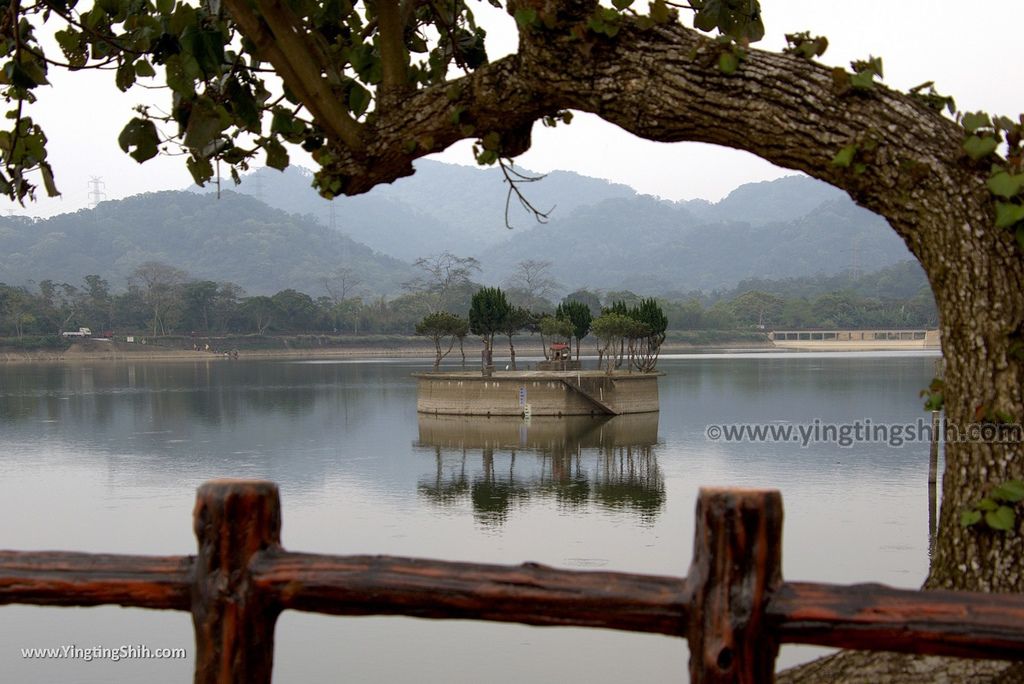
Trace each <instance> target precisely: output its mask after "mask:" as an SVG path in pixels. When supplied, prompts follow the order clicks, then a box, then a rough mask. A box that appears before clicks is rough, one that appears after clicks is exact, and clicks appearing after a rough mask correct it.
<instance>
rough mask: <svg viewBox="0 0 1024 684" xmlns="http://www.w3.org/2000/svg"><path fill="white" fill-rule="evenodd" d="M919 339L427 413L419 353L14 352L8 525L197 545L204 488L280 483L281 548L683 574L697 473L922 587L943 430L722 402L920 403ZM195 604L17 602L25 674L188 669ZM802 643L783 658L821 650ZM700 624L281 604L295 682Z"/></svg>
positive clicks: (891, 406) (687, 362) (553, 665)
mask: <svg viewBox="0 0 1024 684" xmlns="http://www.w3.org/2000/svg"><path fill="white" fill-rule="evenodd" d="M936 360H937V355H935V354H926V353H874V354H862V353H850V354H841V353H840V354H835V353H834V354H774V353H772V354H765V353H762V354H749V355H742V354H715V355H686V356H675V357H668V358H665V359H664V360H663V361H662V363H661V369H662V370H664V371H665V373H666V375H665V376H664V377H663V378H661V381H660V390H661V406H662V410H661V412H660V414H656V415H647V416H624V417H620V418H616V419H613V420H611V421H600V420H590V419H571V420H568V419H567V420H561V421H559V420H550V419H548V420H544V419H539V418H535V419H533V420H532V421H530V422H529V423H524V422H523V421H521V420H507V419H502V420H497V419H491V420H487V419H472V420H471V419H459V418H430V417H419V416H418V415H417V413H416V387H415V384H414V381H413V380H412V379H411V378H410V376H409V374H410V373H411V372H413V371H417V370H423V369H425V368H428V367H429V362H423V361H382V360H375V361H366V362H361V361H358V362H354V361H305V362H291V361H253V362H247V361H239V362H213V363H205V362H204V363H196V364H160V363H126V364H123V365H108V364H99V363H97V364H87V363H83V364H73V365H18V366H6V367H3V366H0V521H2V522H0V548H7V549H26V550H27V549H64V550H81V551H108V552H116V553H139V554H141V553H145V554H187V553H192V552H194V545H195V542H194V538H193V536H192V532H191V522H190V517H191V509H192V505H193V500H194V495H195V489H196V487H197V486H198V485H199V484H200V483H202V482H203V481H204V480H207V479H210V478H213V477H254V478H269V479H272V480H275V481H277V482H278V483H279V484H280V486H281V494H282V499H283V508H284V526H283V533H282V536H283V540H284V544H285V546H286V547H287V548H289V549H292V550H297V551H298V550H301V551H315V552H322V553H335V554H350V553H371V554H373V553H384V554H396V555H406V556H423V557H435V558H445V559H450V560H473V561H481V562H491V563H519V562H522V561H527V560H530V561H536V562H540V563H546V564H550V565H555V566H559V567H567V568H584V569H586V568H593V569H598V568H599V569H605V570H622V571H635V572H649V573H658V574H673V575H682V574H685V572H686V568H687V566H688V564H689V561H690V552H691V546H692V536H693V507H694V502H695V496H696V493H697V488H698V487H699V486H701V485H742V486H758V487H777V488H779V489H781V490H782V493H783V498H784V502H785V507H786V523H785V548H784V556H783V557H784V571H785V575H786V577H787V578H789V579H794V580H796V579H808V580H817V581H830V582H860V581H878V582H883V583H887V584H891V585H895V586H902V587H916V586H917V585H919V584H920V582H921V580H922V579H923V577H924V575H925V573H926V571H927V564H928V558H927V549H928V526H927V489H926V479H927V467H928V466H927V459H928V456H927V451H928V449H927V445H926V444H904V445H903V446H901V447H899V448H895V447H890V446H888V445H886V444H882V443H868V444H858V445H855V446H853V447H851V448H841V447H839V446H837V445H834V444H815V445H813V446H811V447H809V448H801V447H800V446H799V445H798V444H784V443H744V444H737V443H720V442H712V441H710V440H708V439H707V437H706V435H705V429H706V426H708V425H709V424H722V423H742V422H757V423H767V422H777V423H778V424H787V423H791V424H808V423H813V422H814V421H815V420H820V421H822V422H837V423H839V422H850V421H854V420H858V419H860V420H865V419H870V420H871V421H872V422H874V423H876V424H877V423H883V422H900V423H902V422H907V423H909V422H914V421H917V420H918V419H919V418H924V417H925V414H924V413H923V412H922V410H921V401H920V399H919V398H918V392H919V390H920V389H921V388H923V387H925V386H926V385H927V384H928V382H929V381H930V379H931V378H932V377H933V376H934V375H935V363H936ZM67 644H74V645H77V646H79V647H91V646H112V647H118V646H120V645H122V644H145V645H147V646H150V647H186V648H187V649H188V651H189V656H190V658H189V659H188V660H185V661H148V662H147V661H121V662H116V663H111V662H98V661H93V662H88V663H86V662H81V661H67V660H49V661H38V660H26V659H23V658H21V657H20V649H21V648H26V647H60V646H63V645H67ZM192 651H193V645H192V627H191V620H190V617H189V616H188V615H187V614H184V613H172V612H159V611H147V610H139V609H122V608H116V607H103V608H88V609H69V608H64V609H52V608H35V607H27V606H8V607H2V608H0V673H3V676H2V680H3V681H10V682H121V681H125V682H128V681H142V680H144V681H146V682H147V683H149V684H158V683H162V682H185V681H190V679H191V673H192V667H193V662H192V660H191V655H192ZM817 652H818V651H816V650H813V649H808V648H794V647H786V648H784V649H783V654H782V659H781V660H782V663H783V664H785V663H792V662H797V661H799V660H801V659H806V658H808V657H810V656H812V655H815V654H816V653H817ZM687 658H688V654H687V651H686V644H685V641H683V640H678V639H670V638H668V637H659V636H648V635H630V634H623V633H617V632H610V631H602V630H581V629H541V628H531V627H522V626H515V625H497V624H488V623H470V622H462V621H451V622H441V621H421V620H414V619H404V618H348V619H345V618H335V617H325V616H317V615H306V614H299V613H294V612H289V613H285V614H284V615H283V616H282V618H281V619H280V621H279V622H278V628H277V650H276V654H275V676H276V681H280V682H322V681H346V682H417V683H422V682H479V681H485V680H487V681H490V682H523V681H531V680H532V681H537V682H556V681H557V682H559V683H560V684H566V683H573V682H580V683H583V682H586V683H587V684H594V683H597V682H624V681H648V682H678V681H681V680H682V679H683V678H684V674H683V673H685V670H686V662H687Z"/></svg>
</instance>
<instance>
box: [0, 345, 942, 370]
mask: <svg viewBox="0 0 1024 684" xmlns="http://www.w3.org/2000/svg"><path fill="white" fill-rule="evenodd" d="M100 345H102V346H107V345H109V348H108V349H103V348H99V347H100ZM534 346H536V345H533V346H528V347H525V348H521V349H517V352H518V353H517V356H519V357H520V358H527V357H529V358H532V357H533V356H534V355H535V353H537V352H539V349H535V348H533V347H534ZM921 349H939V347H921V346H907V347H904V346H895V345H892V344H885V343H880V344H878V345H871V346H868V345H863V346H862V345H856V346H851V345H842V344H838V345H835V346H828V347H826V346H824V345H819V346H814V347H810V346H808V347H806V348H795V347H790V346H781V345H775V344H773V343H772V342H770V341H764V342H752V341H750V340H737V341H735V342H715V343H707V344H692V343H686V342H672V341H666V343H665V344H664V345H662V348H661V353H662V354H680V353H693V352H709V353H710V352H716V353H742V352H766V351H781V352H791V353H794V354H799V353H801V352H809V351H814V352H822V351H836V352H840V351H844V352H848V351H901V350H906V351H917V350H921ZM495 352H496V356H495V362H496V363H500V362H502V361H503V360H505V358H504V357H503V356H501V355H500V352H501V348H500V347H498V348H496V349H495ZM536 355H537V356H539V353H538V354H536ZM433 356H434V348H433V346H432V345H430V344H429V343H427V344H416V342H415V341H413V340H410V341H409V342H407V343H401V344H396V345H389V346H371V345H366V344H360V345H351V346H348V345H346V346H324V347H313V348H302V349H283V348H278V349H238V350H237V357H234V358H233V357H232V355H231V354H230V353H228V352H208V351H201V350H200V351H192V350H189V349H174V348H169V347H160V346H156V345H150V346H146V347H143V346H141V345H137V344H135V345H131V346H130V347H129V348H127V349H126V348H125V345H123V344H118V343H116V342H108V343H98V342H91V343H88V344H85V345H83V344H75V345H72V346H71V348H69V349H67V350H34V351H24V350H10V349H7V350H5V349H0V363H6V364H15V363H77V362H83V361H89V362H95V361H102V362H107V363H131V362H137V361H145V362H148V361H161V362H197V361H204V362H210V361H231V360H246V359H269V360H272V359H335V358H337V359H375V358H381V359H387V358H396V359H400V358H427V359H431V358H433ZM585 356H588V357H589V356H590V355H589V354H585ZM452 359H455V360H458V359H459V355H458V354H457V353H455V354H454V355H453V354H449V355H448V356H447V357H446V361H448V362H450V361H451V360H452ZM475 362H476V363H478V362H479V352H478V350H477V348H476V345H474V346H473V347H472V351H470V350H467V353H466V363H467V365H470V364H473V363H475Z"/></svg>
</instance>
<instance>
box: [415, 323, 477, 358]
mask: <svg viewBox="0 0 1024 684" xmlns="http://www.w3.org/2000/svg"><path fill="white" fill-rule="evenodd" d="M468 327H469V323H468V322H467V321H466V319H465V318H463V317H462V316H456V315H455V314H452V313H448V312H447V311H435V312H434V313H432V314H427V315H426V316H425V317H424V319H423V320H422V321H420V322H419V323H417V324H416V334H417V335H423V336H424V337H429V338H430V340H431V341H432V342H433V343H434V370H437V369H438V368H439V367H440V366H441V361H442V360H443V359H444V358H445V357H446V356H448V354H449V353H451V351H452V349H453V348H454V347H455V342H456V340H461V339H462V338H464V337H465V336H466V330H467V329H468ZM446 338H447V339H448V348H447V349H445V350H444V351H442V347H443V346H444V340H445V339H446ZM463 363H465V354H463Z"/></svg>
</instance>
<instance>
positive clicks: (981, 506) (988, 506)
mask: <svg viewBox="0 0 1024 684" xmlns="http://www.w3.org/2000/svg"><path fill="white" fill-rule="evenodd" d="M975 508H977V509H978V510H979V511H989V512H991V511H994V510H996V509H997V508H999V504H997V503H996V502H995V501H993V500H992V499H990V498H988V497H987V496H986V497H985V498H984V499H982V500H981V501H979V502H978V503H977V504H976V505H975Z"/></svg>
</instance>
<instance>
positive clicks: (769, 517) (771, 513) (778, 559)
mask: <svg viewBox="0 0 1024 684" xmlns="http://www.w3.org/2000/svg"><path fill="white" fill-rule="evenodd" d="M688 579H689V581H690V583H691V584H692V586H693V592H694V593H693V603H692V604H691V606H690V621H689V631H688V634H687V639H688V640H689V642H690V681H691V682H693V683H694V684H711V683H715V684H718V683H725V682H730V683H731V682H737V683H738V682H743V683H749V684H755V683H757V684H760V683H763V682H772V681H774V672H775V657H776V655H778V650H779V644H778V640H777V639H776V638H775V636H774V635H773V634H772V633H771V632H770V631H769V626H768V625H767V624H765V615H764V607H765V605H766V604H767V602H768V597H769V596H770V595H771V593H772V592H773V591H774V590H775V589H776V588H777V587H778V586H779V585H780V584H782V496H781V495H780V494H779V492H777V491H764V490H744V489H702V490H701V491H700V496H699V497H698V499H697V527H696V531H695V534H694V548H693V562H692V565H691V566H690V574H689V576H688Z"/></svg>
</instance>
